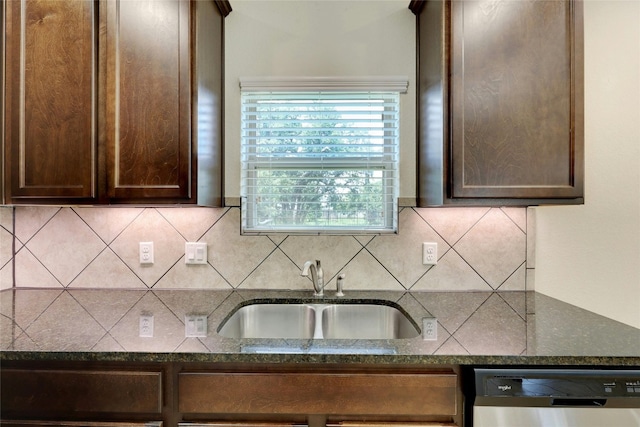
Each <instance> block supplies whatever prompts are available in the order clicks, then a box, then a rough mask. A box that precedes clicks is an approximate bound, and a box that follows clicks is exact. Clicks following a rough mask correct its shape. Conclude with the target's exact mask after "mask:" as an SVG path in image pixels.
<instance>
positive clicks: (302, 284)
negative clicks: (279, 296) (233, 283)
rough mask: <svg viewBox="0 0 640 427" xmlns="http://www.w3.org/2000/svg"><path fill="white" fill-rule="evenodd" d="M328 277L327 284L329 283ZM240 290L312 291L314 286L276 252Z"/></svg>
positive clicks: (286, 259)
mask: <svg viewBox="0 0 640 427" xmlns="http://www.w3.org/2000/svg"><path fill="white" fill-rule="evenodd" d="M328 277H329V276H327V279H326V280H325V282H328V281H329V278H328ZM238 288H239V289H283V290H309V291H311V290H312V289H313V285H312V284H311V281H310V280H309V279H308V278H306V277H302V276H301V275H300V269H299V268H298V267H297V266H296V265H295V264H294V263H293V262H292V261H291V260H290V259H289V258H287V257H286V256H285V255H284V254H283V253H282V251H280V250H275V251H273V252H272V253H271V254H270V255H269V256H268V257H267V259H265V260H264V262H262V263H261V264H260V265H259V266H258V267H257V268H256V269H255V270H254V271H252V272H251V274H249V276H248V277H247V278H246V279H245V280H244V281H243V282H242V283H241V284H240V286H238Z"/></svg>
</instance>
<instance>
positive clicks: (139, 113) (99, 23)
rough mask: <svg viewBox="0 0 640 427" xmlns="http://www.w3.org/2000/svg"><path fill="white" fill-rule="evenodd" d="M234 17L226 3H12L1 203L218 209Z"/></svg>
mask: <svg viewBox="0 0 640 427" xmlns="http://www.w3.org/2000/svg"><path fill="white" fill-rule="evenodd" d="M221 5H222V6H223V7H220V6H221ZM229 11H230V6H229V5H228V2H223V1H215V2H214V1H192V2H189V1H182V0H163V1H153V0H135V1H101V2H94V1H70V0H64V1H60V0H40V1H32V0H27V1H24V2H23V1H14V2H7V3H6V10H5V27H6V40H5V54H6V64H7V71H6V88H5V108H6V114H5V117H6V119H5V177H4V181H5V183H4V184H5V186H4V190H5V202H7V203H15V204H21V203H22V204H67V203H71V204H81V203H140V204H145V203H196V202H197V201H199V200H200V199H201V198H202V199H204V200H206V202H205V204H209V205H220V204H221V202H222V186H221V182H222V177H221V167H220V165H219V164H214V163H215V162H221V157H222V156H221V154H220V153H221V150H222V148H221V147H222V142H221V138H222V135H221V129H222V111H221V109H222V101H221V98H222V73H223V66H222V31H223V20H224V16H225V15H226V14H228V13H229ZM204 44H206V46H203V45H204ZM200 91H202V93H206V96H199V93H200ZM198 123H205V124H206V126H207V128H208V129H215V130H216V132H215V133H214V132H210V131H209V132H203V131H201V129H200V127H199V126H198ZM200 153H204V154H203V159H202V161H200ZM203 169H204V170H203ZM198 177H202V178H203V179H202V180H203V181H206V182H207V183H208V185H209V187H208V188H203V189H202V193H203V194H202V195H200V194H198V193H199V192H198Z"/></svg>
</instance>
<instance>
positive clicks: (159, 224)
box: [110, 209, 185, 287]
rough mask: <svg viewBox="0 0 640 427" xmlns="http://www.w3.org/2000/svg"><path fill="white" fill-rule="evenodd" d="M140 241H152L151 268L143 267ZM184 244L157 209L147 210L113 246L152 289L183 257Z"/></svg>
mask: <svg viewBox="0 0 640 427" xmlns="http://www.w3.org/2000/svg"><path fill="white" fill-rule="evenodd" d="M140 242H153V246H154V263H153V264H152V265H146V264H145V265H141V264H140V254H139V252H140V246H139V243H140ZM184 243H185V240H184V238H183V237H182V236H181V235H180V234H179V233H178V232H177V231H176V230H175V229H174V228H173V227H172V226H171V225H170V224H169V223H168V222H167V220H166V219H164V218H163V217H162V216H161V215H160V214H159V213H158V212H157V211H156V210H155V209H145V211H144V212H143V213H141V214H140V215H139V216H138V217H136V219H135V220H134V221H133V222H132V223H131V224H130V225H129V226H128V227H127V228H126V229H125V230H124V231H123V232H122V233H121V234H120V235H119V236H118V237H117V238H116V239H115V240H114V241H113V243H111V245H110V247H111V249H112V250H113V252H115V254H116V255H117V256H118V257H119V258H120V259H121V260H122V261H124V263H125V264H127V266H128V267H129V268H130V269H131V270H132V271H133V272H134V273H135V274H136V275H137V276H138V277H139V278H140V279H141V280H142V281H143V282H144V283H145V284H146V285H147V286H148V287H152V286H153V285H154V284H155V283H156V282H157V281H158V280H159V279H160V278H161V277H162V276H164V274H165V273H166V272H167V271H168V270H169V269H170V268H171V267H173V265H174V264H175V263H176V262H178V260H179V259H180V258H181V257H182V256H183V255H184Z"/></svg>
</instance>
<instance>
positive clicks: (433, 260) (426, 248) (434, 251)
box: [422, 242, 438, 265]
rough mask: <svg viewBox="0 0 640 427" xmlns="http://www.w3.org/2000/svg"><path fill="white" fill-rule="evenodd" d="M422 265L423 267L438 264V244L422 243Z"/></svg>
mask: <svg viewBox="0 0 640 427" xmlns="http://www.w3.org/2000/svg"><path fill="white" fill-rule="evenodd" d="M422 263H423V264H424V265H436V264H437V263H438V244H437V243H431V242H424V243H423V244H422Z"/></svg>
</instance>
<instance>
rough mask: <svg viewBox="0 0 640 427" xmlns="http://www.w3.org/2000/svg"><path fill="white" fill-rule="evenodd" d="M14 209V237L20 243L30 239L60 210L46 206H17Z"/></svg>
mask: <svg viewBox="0 0 640 427" xmlns="http://www.w3.org/2000/svg"><path fill="white" fill-rule="evenodd" d="M15 209H16V210H15V216H16V230H15V235H16V237H17V238H18V239H20V241H21V242H22V243H26V242H27V241H28V240H29V239H31V238H32V237H33V236H34V235H35V234H36V233H37V232H38V230H40V228H42V226H44V225H45V224H46V223H47V222H48V221H49V220H50V219H51V218H52V217H53V216H54V215H55V214H56V213H57V212H58V211H59V210H60V208H58V207H48V206H17V207H16V208H15Z"/></svg>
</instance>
